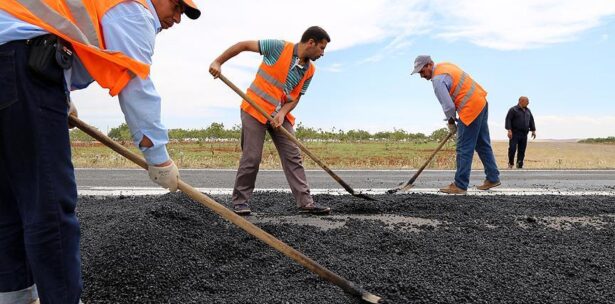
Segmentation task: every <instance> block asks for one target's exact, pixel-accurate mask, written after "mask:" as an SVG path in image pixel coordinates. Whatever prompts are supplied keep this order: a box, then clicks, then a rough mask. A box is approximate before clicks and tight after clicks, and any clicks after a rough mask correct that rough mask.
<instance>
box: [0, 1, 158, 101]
mask: <svg viewBox="0 0 615 304" xmlns="http://www.w3.org/2000/svg"><path fill="white" fill-rule="evenodd" d="M124 1H125V0H0V9H1V10H4V11H6V12H7V13H9V14H11V15H13V16H15V17H16V18H18V19H21V20H23V21H25V22H28V23H30V24H33V25H36V26H38V27H41V28H43V29H44V30H46V31H47V32H49V33H53V34H55V35H57V36H59V37H61V38H62V39H64V40H66V41H68V42H70V43H71V45H72V47H73V49H74V50H75V53H77V56H78V57H79V60H81V62H82V63H83V66H84V67H85V68H86V70H87V71H88V73H89V74H90V76H92V78H93V79H94V80H96V82H98V84H100V86H101V87H103V88H107V89H109V94H111V96H115V95H117V94H118V93H119V92H120V91H122V89H123V88H124V87H125V86H126V84H128V82H129V81H130V80H131V79H132V78H133V77H135V76H139V77H141V78H146V77H147V75H149V65H148V64H145V63H143V62H140V61H137V60H134V59H132V58H130V57H128V56H127V55H125V54H123V53H121V52H117V51H108V50H106V48H105V41H104V37H103V34H102V26H101V19H102V17H103V16H104V15H105V13H106V12H107V11H108V10H109V9H111V8H113V7H114V6H116V5H117V4H119V3H122V2H124ZM132 1H136V2H138V3H140V4H141V5H143V6H144V7H146V8H147V7H148V6H147V4H146V3H145V0H132Z"/></svg>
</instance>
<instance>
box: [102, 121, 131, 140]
mask: <svg viewBox="0 0 615 304" xmlns="http://www.w3.org/2000/svg"><path fill="white" fill-rule="evenodd" d="M107 135H108V136H109V137H111V138H113V139H114V140H131V139H132V136H131V135H130V129H128V125H127V124H126V123H123V124H121V125H119V126H118V127H117V128H112V129H111V130H109V133H108V134H107Z"/></svg>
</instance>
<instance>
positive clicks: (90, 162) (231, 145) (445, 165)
mask: <svg viewBox="0 0 615 304" xmlns="http://www.w3.org/2000/svg"><path fill="white" fill-rule="evenodd" d="M124 145H125V146H126V147H128V148H130V149H131V150H132V151H135V152H137V149H136V148H134V147H133V146H132V143H129V142H126V143H124ZM305 145H306V146H307V147H308V149H310V151H312V152H313V153H314V154H315V155H317V156H318V157H319V158H320V159H321V160H322V161H324V162H325V163H326V164H327V165H329V166H330V167H331V168H356V169H360V168H365V169H411V168H418V167H420V166H421V165H422V164H423V162H424V161H425V160H426V159H427V157H428V156H429V155H430V154H431V152H432V151H433V149H434V148H435V146H436V144H435V143H428V144H415V143H404V142H358V143H323V142H308V143H305ZM493 147H494V150H495V155H496V160H497V162H498V166H499V167H500V168H506V165H507V159H508V156H507V154H508V152H507V150H508V143H507V142H494V143H493ZM168 148H169V154H171V157H172V158H173V159H174V160H175V162H176V163H177V164H178V165H179V166H180V167H181V168H231V169H233V168H237V166H238V163H239V158H240V156H241V148H240V146H239V142H201V143H172V144H169V147H168ZM304 161H305V166H306V167H307V168H318V165H317V164H316V163H314V162H313V161H312V160H310V159H309V158H305V157H304ZM73 162H74V164H75V167H80V168H136V165H134V164H131V163H130V162H128V161H127V160H125V159H124V158H123V157H121V156H119V155H117V154H115V153H114V152H112V151H111V150H110V149H108V148H106V147H104V146H102V145H101V144H81V143H80V144H78V143H74V144H73ZM261 168H263V169H279V168H280V162H279V159H278V153H277V150H276V149H275V147H274V146H273V144H272V143H266V144H265V147H264V149H263V160H262V163H261ZM428 168H432V169H454V168H455V151H454V147H450V146H449V147H445V148H444V149H443V150H442V151H441V152H440V153H438V154H437V155H436V157H435V158H434V160H433V161H432V162H431V164H430V166H429V167H428ZM473 168H475V169H479V168H482V165H481V164H480V160H479V159H478V156H475V158H474V165H473ZM525 168H527V169H612V168H615V145H601V144H580V143H562V142H530V143H529V144H528V148H527V152H526V160H525Z"/></svg>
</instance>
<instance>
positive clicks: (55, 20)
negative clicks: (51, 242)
mask: <svg viewBox="0 0 615 304" xmlns="http://www.w3.org/2000/svg"><path fill="white" fill-rule="evenodd" d="M16 1H17V2H18V3H20V4H21V5H23V6H25V7H26V8H27V9H28V10H29V11H30V12H31V13H32V14H34V15H35V16H36V17H38V18H39V19H41V20H45V22H46V23H48V24H49V25H51V26H52V27H54V28H56V29H58V30H59V31H60V32H62V33H64V34H66V35H67V36H69V37H70V38H72V39H74V40H76V41H78V42H81V43H83V44H87V45H91V46H95V47H96V48H98V45H92V43H91V42H90V39H89V38H90V37H86V35H85V34H84V33H83V32H82V31H81V30H80V29H79V28H78V27H77V26H76V25H75V24H74V23H72V22H71V21H70V20H68V19H66V18H65V17H64V16H62V15H60V14H58V13H57V12H56V11H55V10H53V9H52V8H51V7H49V6H48V5H47V3H44V2H42V1H41V0H16ZM82 9H83V12H84V13H85V14H86V16H85V18H88V16H87V13H86V12H85V8H83V6H82ZM71 11H72V7H71ZM75 18H77V17H75ZM94 36H95V37H96V40H95V41H98V37H97V36H96V34H95V33H94Z"/></svg>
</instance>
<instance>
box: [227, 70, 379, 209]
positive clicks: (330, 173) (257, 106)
mask: <svg viewBox="0 0 615 304" xmlns="http://www.w3.org/2000/svg"><path fill="white" fill-rule="evenodd" d="M218 78H220V80H222V82H224V83H226V85H227V86H229V87H230V88H231V89H232V90H233V91H235V93H237V94H239V96H241V98H243V100H245V101H247V102H248V103H249V104H250V105H251V106H252V107H254V108H255V109H256V110H257V111H258V112H259V113H261V115H263V116H264V117H265V118H267V120H269V121H270V122H273V117H271V115H269V113H267V112H266V111H265V110H263V108H261V107H260V106H259V105H257V104H256V103H255V102H254V101H253V100H252V99H250V97H248V96H247V95H246V94H244V93H243V91H241V90H240V89H239V88H238V87H237V86H236V85H235V84H233V83H232V82H231V81H230V80H228V79H227V78H226V77H224V75H222V74H220V76H219V77H218ZM277 130H279V131H280V132H282V133H283V134H284V135H285V136H286V137H288V139H290V140H291V141H292V142H294V143H295V144H296V145H297V146H298V147H299V149H301V151H303V152H304V153H305V154H307V155H308V156H309V157H310V158H311V159H312V160H313V161H314V162H315V163H317V164H318V165H319V166H320V167H321V168H322V169H323V170H325V171H326V172H327V173H329V175H331V177H332V178H333V179H334V180H335V181H336V182H338V183H339V184H340V185H341V186H342V187H344V189H346V191H348V193H350V195H352V196H356V197H360V198H362V199H366V200H370V201H376V199H375V198H373V197H370V196H368V195H366V194H364V193H360V192H356V191H354V189H352V187H350V185H348V184H347V183H346V182H345V181H344V180H342V178H341V177H339V176H338V175H337V174H335V173H334V172H333V171H331V169H329V167H328V166H327V165H326V164H325V163H323V162H322V161H321V160H320V159H319V158H318V157H316V155H314V154H312V152H310V150H308V149H307V148H306V147H305V146H304V145H303V144H302V143H301V142H300V141H299V140H298V139H297V138H296V137H295V136H294V135H292V134H291V133H290V132H288V130H286V129H284V128H277Z"/></svg>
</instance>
